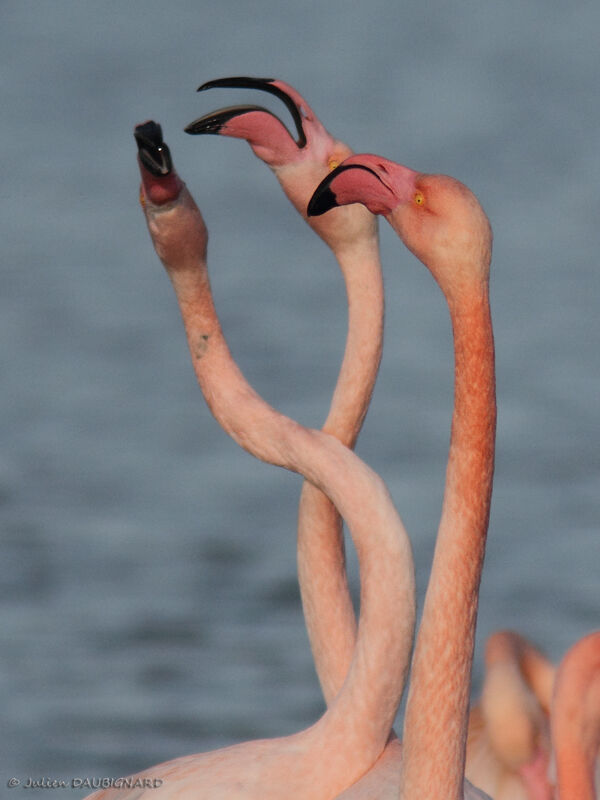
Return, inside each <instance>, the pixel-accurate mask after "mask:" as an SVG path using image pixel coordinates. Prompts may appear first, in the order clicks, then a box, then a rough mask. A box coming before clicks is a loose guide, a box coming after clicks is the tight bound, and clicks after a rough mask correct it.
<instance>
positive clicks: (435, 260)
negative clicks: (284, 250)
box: [307, 154, 496, 800]
mask: <svg viewBox="0 0 600 800" xmlns="http://www.w3.org/2000/svg"><path fill="white" fill-rule="evenodd" d="M356 202H359V203H362V204H363V205H365V206H366V207H367V208H368V209H369V210H370V211H371V212H373V213H374V214H382V215H384V216H385V217H386V219H387V220H388V222H390V224H391V225H392V227H393V228H394V230H395V231H396V232H397V233H398V235H399V236H400V238H401V239H402V241H403V242H404V244H405V245H406V246H407V247H408V249H409V250H411V251H412V252H413V253H414V255H416V256H417V258H419V259H420V260H421V261H422V262H423V263H424V264H425V266H427V267H428V269H429V270H430V272H431V273H432V275H433V277H434V278H435V280H436V281H437V283H438V284H439V286H440V288H441V289H442V292H443V294H444V295H445V298H446V301H447V303H448V307H449V311H450V317H451V321H452V329H453V337H454V354H455V401H454V413H453V419H452V433H451V441H450V453H449V459H448V467H447V473H446V487H445V492H444V502H443V509H442V516H441V520H440V525H439V530H438V536H437V541H436V547H435V554H434V560H433V566H432V570H431V575H430V580H429V584H428V587H427V593H426V598H425V606H424V611H423V617H422V621H421V625H420V629H419V633H418V636H417V640H416V646H415V653H414V657H413V661H412V666H411V680H410V687H409V693H408V701H407V707H406V715H405V721H404V730H403V745H402V747H403V755H402V767H401V769H400V770H399V789H395V790H394V791H395V795H391V794H390V793H389V791H388V786H389V780H388V774H389V767H390V765H389V764H388V763H386V762H384V763H383V764H380V765H376V766H375V768H374V769H373V770H371V771H370V773H369V774H368V775H367V776H365V778H363V780H362V781H359V782H358V784H357V785H356V786H355V787H352V788H351V789H350V790H348V791H347V792H345V793H344V795H343V796H344V797H346V798H350V797H352V798H357V797H386V796H400V797H401V798H406V799H407V800H408V798H411V799H412V798H416V797H419V798H432V800H433V798H435V800H443V799H444V798H447V799H448V800H456V798H458V797H460V796H462V793H463V781H464V773H465V748H466V739H467V721H468V700H469V684H470V675H471V666H472V659H473V644H474V633H475V623H476V616H477V603H478V592H479V582H480V577H481V570H482V566H483V557H484V552H485V540H486V535H487V528H488V520H489V509H490V501H491V491H492V479H493V470H494V441H495V423H496V403H495V375H494V344H493V333H492V324H491V315H490V308H489V264H490V260H491V245H492V233H491V228H490V225H489V221H488V219H487V216H486V215H485V213H484V211H483V209H482V208H481V206H480V204H479V202H478V201H477V199H476V197H475V195H474V194H473V193H472V192H471V191H470V190H469V189H467V187H466V186H464V185H463V184H461V183H460V182H459V181H456V180H455V179H453V178H450V177H448V176H443V175H426V174H423V173H418V172H415V171H413V170H410V169H408V168H407V167H404V166H401V165H400V164H396V163H394V162H393V161H389V160H387V159H383V158H380V157H379V156H374V155H368V154H365V155H356V156H351V157H349V158H348V159H346V160H345V161H344V162H343V163H342V164H341V165H340V166H338V167H337V168H336V169H334V170H333V171H332V172H331V173H330V175H328V176H327V177H326V178H324V180H323V181H322V182H321V184H320V185H319V186H318V187H317V189H316V190H315V193H314V194H313V197H312V198H311V201H310V203H309V206H308V209H307V213H308V215H309V216H318V215H320V214H323V213H325V212H326V211H328V210H330V209H331V208H334V207H336V206H340V205H347V204H351V203H356ZM384 756H385V754H384ZM379 770H381V772H382V775H383V778H382V782H381V783H382V789H381V793H379V794H375V793H373V791H372V790H369V789H367V788H366V787H367V784H368V783H370V784H371V786H374V787H375V786H376V787H377V789H379V786H378V781H377V778H378V771H379ZM361 784H362V786H361ZM369 791H371V793H370V794H369ZM464 791H465V792H466V791H467V789H466V788H465V789H464Z"/></svg>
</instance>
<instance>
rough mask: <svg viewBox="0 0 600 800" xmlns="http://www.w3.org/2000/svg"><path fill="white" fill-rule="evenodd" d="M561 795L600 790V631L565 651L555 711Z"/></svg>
mask: <svg viewBox="0 0 600 800" xmlns="http://www.w3.org/2000/svg"><path fill="white" fill-rule="evenodd" d="M551 729H552V746H553V750H554V758H555V763H556V783H557V790H558V795H557V796H558V800H595V798H597V797H598V796H599V793H600V764H599V763H598V761H597V759H598V751H599V748H600V631H595V632H593V633H590V634H588V635H587V636H584V637H583V639H580V640H579V641H578V642H576V643H575V644H574V645H573V646H572V647H571V649H570V650H568V652H567V654H566V655H565V656H564V657H563V659H562V661H561V663H560V665H559V667H558V672H557V675H556V682H555V687H554V696H553V699H552V714H551Z"/></svg>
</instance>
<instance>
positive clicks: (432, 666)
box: [401, 285, 496, 800]
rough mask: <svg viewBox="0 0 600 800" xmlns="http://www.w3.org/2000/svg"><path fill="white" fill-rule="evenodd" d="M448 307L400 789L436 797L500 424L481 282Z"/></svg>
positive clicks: (449, 751) (449, 757) (466, 675)
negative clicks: (450, 400)
mask: <svg viewBox="0 0 600 800" xmlns="http://www.w3.org/2000/svg"><path fill="white" fill-rule="evenodd" d="M450 313H451V318H452V328H453V334H454V356H455V385H454V391H455V396H454V414H453V418H452V434H451V440H450V453H449V458H448V468H447V472H446V488H445V493H444V503H443V510H442V517H441V521H440V526H439V532H438V537H437V543H436V548H435V555H434V560H433V566H432V570H431V577H430V580H429V585H428V588H427V594H426V598H425V607H424V611H423V618H422V622H421V627H420V630H419V635H418V637H417V643H416V647H415V653H414V657H413V663H412V669H411V683H410V690H409V695H408V702H407V708H406V716H405V722H404V772H403V778H402V793H401V797H406V798H412V797H416V796H419V797H421V796H422V797H428V798H429V797H431V798H436V800H444V798H447V800H456V798H457V797H459V796H462V783H463V779H464V764H465V748H466V733H467V721H468V703H469V687H470V679H471V665H472V661H473V643H474V636H475V623H476V618H477V602H478V592H479V582H480V577H481V570H482V567H483V557H484V552H485V540H486V534H487V527H488V519H489V512H490V500H491V492H492V478H493V471H494V440H495V429H496V400H495V377H494V342H493V334H492V325H491V318H490V309H489V300H488V289H487V285H478V286H477V287H476V288H474V289H472V290H470V291H469V292H463V294H462V295H461V302H460V304H458V303H453V304H451V305H450ZM420 792H423V793H422V794H420Z"/></svg>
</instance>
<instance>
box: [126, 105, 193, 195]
mask: <svg viewBox="0 0 600 800" xmlns="http://www.w3.org/2000/svg"><path fill="white" fill-rule="evenodd" d="M133 135H134V137H135V141H136V143H137V146H138V164H139V167H140V173H141V176H142V187H141V190H140V202H141V203H142V205H145V204H146V202H150V203H152V204H153V205H157V206H158V205H164V204H165V203H168V202H170V201H171V200H173V199H174V198H175V197H177V195H178V194H179V192H180V190H181V187H182V185H183V184H182V183H181V180H180V179H179V177H178V175H177V173H176V172H175V171H174V169H173V161H172V159H171V152H170V150H169V148H168V146H167V144H166V143H165V142H164V141H163V138H162V128H161V127H160V125H159V124H158V123H157V122H154V121H153V120H147V121H146V122H142V123H141V125H136V126H135V130H134V132H133Z"/></svg>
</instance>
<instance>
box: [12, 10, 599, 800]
mask: <svg viewBox="0 0 600 800" xmlns="http://www.w3.org/2000/svg"><path fill="white" fill-rule="evenodd" d="M405 5H406V8H401V7H400V6H399V4H398V3H395V2H391V0H370V1H369V2H368V3H366V2H357V3H354V4H352V10H350V6H349V5H348V4H347V3H344V2H341V1H340V0H332V2H329V3H327V4H322V3H319V4H317V3H304V4H303V3H297V4H294V5H292V6H291V7H286V10H285V13H283V12H282V10H281V8H282V6H281V4H280V3H277V2H275V0H271V1H269V0H259V1H258V2H257V3H253V4H245V3H241V2H234V0H221V1H220V2H219V3H218V4H217V3H214V4H209V3H206V2H204V3H202V2H181V1H180V2H173V3H170V4H166V3H159V2H155V0H146V2H144V3H142V2H131V3H128V4H123V3H117V2H104V3H102V4H97V3H92V2H86V1H85V0H79V2H64V1H62V0H54V2H53V3H47V4H42V3H32V2H27V0H24V1H23V2H6V3H4V4H3V6H2V10H1V11H0V18H1V21H2V25H1V26H0V53H1V54H2V55H1V58H2V62H3V63H2V71H1V78H0V80H1V85H2V99H3V103H2V106H3V112H2V121H1V122H0V125H1V127H2V144H3V153H2V165H3V167H2V181H1V184H0V202H1V211H2V213H1V216H0V219H1V222H0V225H1V231H0V233H1V240H2V250H3V259H2V272H3V276H2V286H3V291H2V294H1V297H0V311H1V313H0V335H1V340H2V342H3V349H2V356H3V357H2V374H3V386H4V391H3V393H2V398H1V401H0V402H1V403H2V405H1V418H2V442H3V447H2V451H1V454H0V519H1V539H2V558H1V560H0V564H1V566H0V576H1V583H0V591H1V595H2V600H3V602H2V605H1V607H0V640H1V654H2V658H1V662H0V663H1V668H0V693H1V695H0V705H1V706H2V708H3V734H2V757H1V759H0V762H1V764H2V774H1V775H0V778H1V780H0V783H1V784H2V785H3V786H6V781H7V780H8V778H9V777H11V776H15V777H17V778H19V779H20V780H22V781H25V780H26V779H27V778H28V777H33V778H39V777H41V776H48V777H52V778H62V779H66V780H67V781H70V780H71V779H72V778H85V777H101V776H116V775H119V774H123V773H130V772H132V771H134V770H137V769H140V768H142V767H145V766H147V765H149V764H151V763H155V762H158V761H161V760H164V759H167V758H170V757H173V756H176V755H180V754H183V753H187V752H195V751H199V750H203V749H208V748H212V747H217V746H220V745H224V744H227V743H230V742H233V741H237V740H240V739H246V738H250V737H259V736H269V735H276V734H286V733H289V732H292V731H294V730H297V729H299V728H300V727H302V726H304V725H306V724H308V723H310V722H311V721H313V720H314V719H315V718H316V717H317V716H318V715H319V714H320V712H321V709H322V701H321V697H320V693H319V688H318V685H317V681H316V678H315V675H314V670H313V667H312V662H311V657H310V653H309V650H308V645H307V641H306V635H305V632H304V627H303V619H302V615H301V610H300V607H299V599H298V590H297V586H296V577H295V544H294V539H295V521H296V504H297V499H298V494H299V490H300V481H299V479H298V478H297V476H294V475H289V474H287V473H284V472H283V471H281V470H277V469H274V468H272V467H267V466H264V465H262V464H258V463H256V462H255V461H254V460H253V459H252V458H250V457H249V456H247V455H246V454H245V453H243V452H241V451H240V450H239V449H238V448H237V447H236V446H235V445H234V444H233V443H232V442H231V441H230V440H229V439H228V438H227V437H226V436H225V435H224V434H223V433H222V432H221V430H220V429H219V428H218V426H217V425H216V423H215V422H214V421H213V420H212V418H211V417H210V415H209V413H208V411H207V410H206V408H205V406H204V402H203V400H202V397H201V394H200V392H199V390H198V388H197V386H196V384H195V380H194V377H193V373H192V369H191V366H190V364H189V363H188V355H187V348H186V344H185V340H184V336H183V332H182V326H181V323H180V320H179V316H178V311H177V307H176V304H175V300H174V297H173V294H172V291H171V288H170V286H169V284H168V281H167V279H166V277H165V275H164V274H163V271H162V268H161V266H160V264H159V262H158V259H157V258H156V256H155V254H154V252H153V250H152V248H151V245H150V242H149V237H148V235H147V232H146V229H145V225H144V223H143V220H142V216H141V213H140V210H139V208H138V206H137V185H138V176H137V168H136V163H135V145H134V142H133V138H132V136H131V130H132V128H133V125H134V124H135V123H136V122H139V121H141V120H143V119H146V118H148V117H153V118H155V119H157V120H159V121H160V122H161V123H162V124H163V128H164V132H165V136H166V138H167V141H168V142H169V144H170V145H171V148H172V152H173V155H174V158H175V162H176V164H177V166H178V169H179V171H180V173H181V174H182V175H183V176H184V177H185V178H186V180H187V181H188V184H189V186H190V188H191V190H192V191H193V193H194V194H195V196H196V198H197V200H198V202H199V204H200V205H201V207H202V209H203V212H204V214H205V217H206V220H207V224H208V226H209V229H210V233H211V247H210V263H211V275H212V280H213V287H214V292H215V295H216V299H217V305H218V309H219V313H220V315H221V317H222V322H223V327H224V330H225V332H226V335H227V337H228V339H229V341H230V344H231V347H232V350H233V352H234V355H235V357H236V358H237V360H238V361H239V362H240V364H241V365H242V368H243V370H244V372H245V373H246V375H247V377H248V379H249V380H250V381H251V382H252V383H253V384H254V385H255V386H256V388H257V389H258V390H259V391H260V392H261V393H262V394H263V396H264V397H265V398H266V399H268V400H269V402H271V403H272V404H274V405H275V406H277V407H278V408H280V409H281V410H283V411H285V412H286V413H288V414H290V415H291V416H293V417H295V418H297V419H299V420H300V421H302V422H303V423H305V424H310V425H314V426H318V425H319V424H320V423H321V422H322V420H323V419H324V416H325V414H326V410H327V406H328V402H329V398H330V395H331V391H332V387H333V384H334V381H335V375H336V371H337V367H338V365H339V361H340V358H341V353H342V350H343V342H344V335H345V306H344V293H343V287H342V284H341V280H340V277H339V275H338V272H337V267H336V265H335V262H334V261H333V259H332V256H331V255H330V254H329V252H328V251H326V250H325V248H324V247H323V246H322V244H321V242H320V241H318V240H317V239H316V237H314V236H313V234H312V233H311V231H310V230H309V229H308V228H307V226H305V225H304V224H303V223H302V221H301V220H300V219H299V218H298V216H297V214H296V213H295V211H294V210H293V209H292V208H291V206H289V204H287V202H286V201H285V200H284V198H283V195H282V194H281V192H280V189H279V187H278V186H277V185H276V182H275V181H274V179H273V177H272V175H271V174H270V173H269V171H268V170H267V169H266V168H265V167H264V165H263V164H261V163H260V162H258V161H257V160H256V159H255V158H254V157H253V156H252V154H251V152H250V151H249V149H248V147H247V146H246V145H245V144H244V143H241V142H234V141H227V140H223V139H219V138H218V137H214V138H211V137H207V138H202V139H192V138H190V137H187V136H185V135H184V134H183V132H182V128H183V126H184V125H185V124H186V123H187V122H189V121H191V120H192V119H193V118H194V117H196V116H198V115H200V114H201V113H204V112H206V111H209V110H211V109H212V108H215V107H218V106H222V105H229V104H232V103H234V102H261V103H264V97H259V96H254V95H252V94H251V93H249V92H235V91H229V92H226V91H224V90H223V91H214V92H213V93H207V94H206V95H202V96H197V95H196V94H195V92H194V90H195V88H196V86H197V85H199V84H200V83H201V82H202V81H204V80H207V79H209V78H213V77H221V76H226V75H236V74H250V75H259V76H260V75H264V76H273V77H281V78H284V79H285V80H287V81H288V82H290V83H291V84H293V85H294V86H296V87H297V88H298V89H299V90H300V91H301V92H303V93H304V94H305V95H306V97H307V99H308V100H309V102H310V103H311V105H312V106H313V107H314V109H315V110H316V112H317V113H318V114H319V115H320V116H321V118H322V119H323V121H324V122H325V124H326V125H327V127H328V128H329V129H330V130H331V131H332V132H334V133H335V134H337V135H340V136H341V137H343V138H344V139H345V140H346V141H348V142H349V144H351V145H352V146H353V147H354V148H355V149H356V150H357V151H359V152H360V151H365V150H367V151H371V152H377V153H380V154H382V155H385V156H388V157H391V158H395V159H397V160H401V161H404V162H405V163H407V164H409V165H411V166H413V167H416V168H418V169H422V170H427V171H438V172H446V173H449V174H452V175H455V176H457V177H459V178H461V179H462V180H464V181H465V182H466V183H467V184H469V185H470V186H471V187H472V188H473V189H474V190H475V191H476V193H477V194H478V195H479V197H480V198H481V200H482V203H483V205H484V207H485V208H486V210H487V211H488V214H489V216H490V218H491V220H492V223H493V227H494V232H495V250H494V261H493V278H492V290H493V309H494V320H495V331H496V342H497V359H498V392H499V429H498V459H497V477H496V484H495V493H494V501H493V509H492V519H491V528H490V539H489V549H488V555H487V560H486V567H485V573H484V577H483V584H482V595H481V611H480V623H479V629H478V637H477V653H476V672H475V676H474V681H475V686H476V687H477V686H478V682H479V681H480V678H481V656H482V647H483V643H484V642H485V638H486V636H487V635H488V634H489V633H490V632H491V631H492V630H494V629H496V628H498V627H516V628H518V629H519V630H521V631H522V632H523V633H525V634H527V635H529V636H531V637H533V638H534V639H535V640H536V641H537V642H538V643H539V644H540V645H541V646H542V647H543V648H545V649H546V650H547V652H548V653H549V654H550V655H551V656H552V657H554V658H558V657H559V656H560V655H561V654H562V653H563V652H564V650H565V649H566V648H567V647H568V646H569V644H570V643H572V642H573V641H574V640H575V639H576V638H577V637H578V636H580V635H581V634H583V633H584V632H586V631H588V630H590V629H591V628H593V627H597V626H598V613H597V612H598V607H599V604H600V602H599V601H600V597H599V594H600V591H599V586H598V564H599V556H600V545H599V525H600V498H599V491H598V490H599V488H600V480H599V478H600V459H599V455H598V453H599V452H600V447H599V444H600V422H599V420H600V413H599V408H598V406H599V403H598V398H599V397H600V366H599V359H598V352H599V350H600V323H599V321H598V319H599V315H598V301H599V294H600V292H599V289H600V279H599V277H598V266H597V253H596V251H597V246H598V223H597V220H598V208H599V193H598V186H599V185H600V181H599V179H600V169H599V167H600V158H599V147H598V129H599V128H600V111H599V109H598V104H597V102H596V100H595V98H596V97H597V86H598V77H599V76H598V54H597V41H598V33H599V27H600V10H599V9H598V6H597V4H593V3H581V4H579V6H578V8H577V10H574V9H573V7H572V6H568V5H567V4H565V3H562V4H561V3H547V2H542V0H537V2H530V3H527V4H523V3H521V2H516V0H513V1H512V2H507V3H503V4H501V7H500V4H498V5H497V6H491V5H490V4H482V3H479V2H474V1H473V2H459V3H456V4H453V5H452V6H449V5H448V4H445V3H442V2H440V1H439V0H438V2H434V3H429V4H425V5H423V4H420V5H414V4H405ZM271 107H272V108H274V109H276V110H277V112H278V113H280V109H279V108H278V106H277V105H276V104H272V105H271ZM382 249H383V258H384V266H385V273H386V290H387V320H386V350H385V355H384V360H383V365H382V370H381V376H380V380H379V383H378V386H377V390H376V392H375V397H374V400H373V406H372V411H371V413H370V415H369V417H368V419H367V423H366V425H365V429H364V433H363V436H362V438H361V441H360V445H359V452H360V454H361V455H362V456H363V458H365V459H366V460H367V461H368V462H369V463H370V464H371V465H372V466H374V467H375V469H377V470H378V471H379V472H380V473H381V474H382V476H383V477H384V478H385V480H386V481H387V483H388V485H389V486H390V489H391V491H392V494H393V496H394V498H395V500H396V502H397V504H398V507H399V509H400V511H401V512H402V515H403V518H404V520H405V523H406V525H407V527H408V530H409V531H410V533H411V535H412V538H413V543H414V549H415V558H416V563H417V570H418V582H419V593H420V599H421V600H422V596H423V593H424V589H425V586H426V581H427V574H428V569H429V564H430V560H431V553H432V547H433V541H434V535H435V530H436V527H437V520H438V516H439V509H440V500H441V493H442V487H443V478H444V468H445V460H446V447H447V440H448V430H449V421H450V413H451V403H452V352H451V342H450V330H449V323H448V319H447V312H446V308H445V306H444V303H443V300H442V298H441V296H440V293H439V291H438V289H437V287H436V286H435V284H434V283H433V281H432V280H431V278H430V277H429V275H428V273H427V272H426V270H425V269H424V268H423V267H422V266H421V265H420V264H418V263H417V262H416V261H415V260H414V259H413V258H412V257H410V256H409V255H408V254H407V253H406V252H405V251H404V250H403V249H402V248H401V246H400V245H399V243H398V241H397V239H396V237H395V235H394V234H393V233H392V231H391V230H389V229H388V228H387V227H385V228H383V227H382ZM353 574H354V576H355V580H354V585H355V587H356V570H355V566H354V564H353ZM39 793H40V794H41V793H42V790H40V792H39ZM9 794H10V797H16V796H17V794H18V792H17V793H16V794H15V793H9ZM31 794H32V795H34V794H37V793H36V792H34V791H33V790H32V791H31ZM63 794H64V796H68V797H73V798H77V797H80V796H82V795H83V794H85V791H82V790H73V791H67V790H64V792H61V791H57V792H56V794H53V796H56V797H58V796H63ZM44 796H46V795H44Z"/></svg>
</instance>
